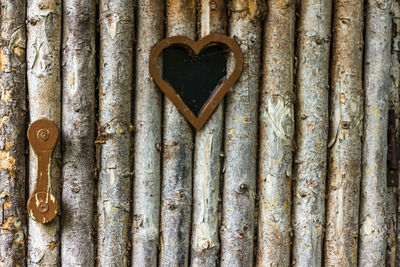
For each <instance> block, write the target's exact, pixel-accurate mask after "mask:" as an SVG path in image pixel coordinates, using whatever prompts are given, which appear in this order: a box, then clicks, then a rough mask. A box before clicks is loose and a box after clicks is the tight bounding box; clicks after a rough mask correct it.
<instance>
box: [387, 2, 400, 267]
mask: <svg viewBox="0 0 400 267" xmlns="http://www.w3.org/2000/svg"><path fill="white" fill-rule="evenodd" d="M391 48H392V49H391V52H392V54H391V67H390V76H391V77H390V82H391V83H390V90H389V109H390V108H392V109H394V111H395V120H396V121H395V123H396V124H395V126H396V129H397V131H396V137H397V141H398V142H400V132H399V130H398V129H400V128H399V127H400V89H399V84H400V1H399V0H393V3H392V44H391ZM399 163H400V162H399ZM398 174H399V175H400V170H399V173H398ZM399 178H400V177H399V176H398V179H399ZM399 180H400V179H399ZM389 190H391V188H390V189H389ZM389 192H390V191H389ZM392 192H393V193H391V194H392V195H394V196H395V197H396V198H397V199H396V201H397V203H396V209H395V210H394V211H395V215H392V216H390V218H392V219H391V220H390V222H393V221H395V222H396V224H395V226H394V230H392V229H391V228H389V229H390V230H389V231H391V232H392V233H394V234H395V235H396V236H395V237H394V238H395V239H394V240H393V241H392V242H391V244H392V245H390V244H389V243H388V246H389V247H388V249H386V251H389V252H390V254H389V253H387V254H389V255H387V257H386V261H387V262H388V263H389V264H391V263H392V262H393V255H392V254H393V249H392V247H393V245H394V246H395V248H394V250H395V251H394V253H395V258H394V266H399V265H400V198H399V197H400V194H399V187H397V188H394V190H393V191H392ZM389 196H390V194H389ZM393 202H394V201H393ZM396 211H397V212H396ZM389 225H390V224H389ZM388 240H391V238H390V237H389V238H388ZM388 256H389V257H388ZM389 266H390V265H389ZM392 266H393V264H392Z"/></svg>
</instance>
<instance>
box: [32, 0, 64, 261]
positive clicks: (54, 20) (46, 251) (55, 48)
mask: <svg viewBox="0 0 400 267" xmlns="http://www.w3.org/2000/svg"><path fill="white" fill-rule="evenodd" d="M27 8H28V9H27V21H28V27H27V31H28V43H27V64H28V72H27V77H28V92H29V111H30V121H31V122H33V121H35V120H37V119H39V118H41V117H45V118H48V119H50V120H52V121H53V122H54V123H55V124H56V125H57V126H58V127H59V128H60V119H61V118H60V117H61V81H60V47H61V1H60V0H48V1H41V0H28V7H27ZM60 162H61V158H60V146H59V143H58V145H56V147H55V148H54V151H53V153H52V157H51V163H52V164H51V170H50V176H51V188H52V194H53V195H54V196H55V197H56V198H57V202H58V203H59V204H60V202H59V198H60ZM36 176H37V158H36V155H35V153H34V152H33V150H32V149H30V153H29V191H30V192H32V191H33V189H34V186H35V184H36ZM28 242H29V245H28V265H29V266H59V263H60V220H59V217H56V218H55V219H54V220H53V221H52V222H50V223H48V224H41V223H37V222H35V221H34V220H32V219H31V218H30V219H29V236H28Z"/></svg>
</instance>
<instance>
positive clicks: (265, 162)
mask: <svg viewBox="0 0 400 267" xmlns="http://www.w3.org/2000/svg"><path fill="white" fill-rule="evenodd" d="M264 25H265V26H264V27H265V28H264V48H263V49H264V50H263V52H264V53H263V55H264V58H263V65H264V66H263V80H262V81H263V82H262V90H261V99H260V102H261V103H260V138H259V140H260V141H259V142H260V158H259V190H258V192H259V217H258V252H257V266H278V265H279V266H289V264H290V239H291V237H290V227H291V218H290V210H291V195H292V190H291V183H292V159H293V156H292V152H293V150H294V146H293V139H294V107H293V105H294V92H293V64H294V35H295V28H294V26H295V2H294V1H283V2H282V1H280V0H270V1H268V12H267V16H266V20H265V24H264Z"/></svg>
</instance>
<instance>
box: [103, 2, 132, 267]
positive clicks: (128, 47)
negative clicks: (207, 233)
mask: <svg viewBox="0 0 400 267" xmlns="http://www.w3.org/2000/svg"><path fill="white" fill-rule="evenodd" d="M99 19H100V81H99V91H100V92H99V94H100V96H99V129H98V137H97V141H96V142H97V143H99V144H101V151H100V170H99V181H98V198H97V212H98V237H97V238H98V239H97V242H98V243H97V245H98V255H97V260H98V266H127V265H128V254H129V230H130V229H129V221H130V206H131V191H132V190H131V159H130V151H131V133H130V126H131V98H132V72H133V68H132V60H133V55H132V52H133V32H134V28H133V0H100V15H99Z"/></svg>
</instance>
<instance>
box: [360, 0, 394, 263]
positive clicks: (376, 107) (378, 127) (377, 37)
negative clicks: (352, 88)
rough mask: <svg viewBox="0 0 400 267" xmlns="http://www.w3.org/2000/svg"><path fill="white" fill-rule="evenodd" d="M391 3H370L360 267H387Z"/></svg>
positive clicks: (371, 1)
mask: <svg viewBox="0 0 400 267" xmlns="http://www.w3.org/2000/svg"><path fill="white" fill-rule="evenodd" d="M391 3H392V1H391V0H386V1H380V0H379V1H377V0H369V1H367V8H366V12H367V14H366V31H365V58H364V60H365V64H364V90H365V104H364V112H365V115H364V143H363V166H362V175H363V176H362V182H361V205H360V223H361V226H360V242H359V246H360V247H359V265H360V266H384V265H385V253H386V232H387V231H386V226H385V218H384V216H385V211H386V183H387V180H386V166H387V165H386V160H387V120H388V116H387V112H388V111H387V109H388V92H389V87H390V76H389V75H390V42H391V23H392V22H391V17H390V9H391Z"/></svg>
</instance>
